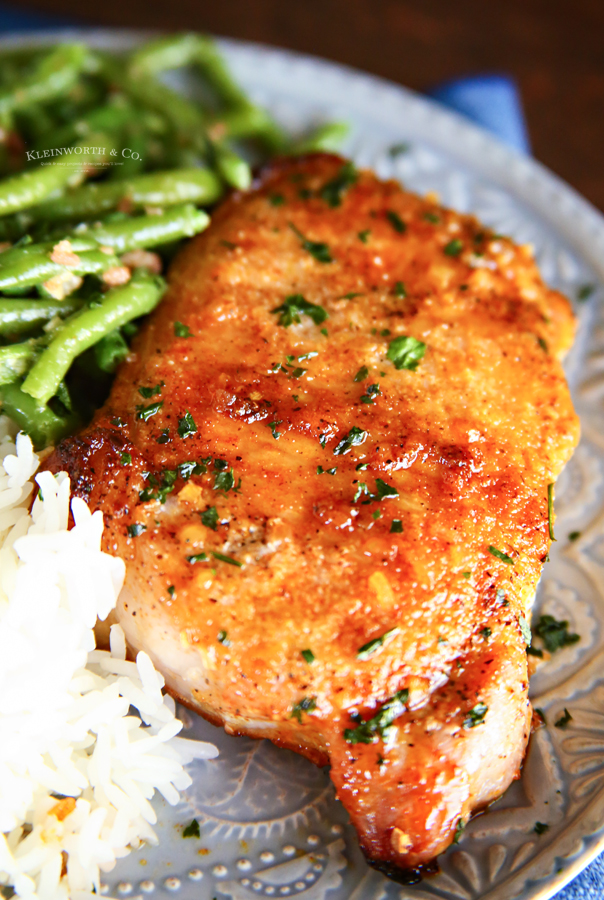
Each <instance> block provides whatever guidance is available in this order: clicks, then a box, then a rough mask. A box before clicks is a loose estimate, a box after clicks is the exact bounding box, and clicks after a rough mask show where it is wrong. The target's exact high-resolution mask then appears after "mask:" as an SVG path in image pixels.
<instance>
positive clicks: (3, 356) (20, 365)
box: [0, 340, 39, 384]
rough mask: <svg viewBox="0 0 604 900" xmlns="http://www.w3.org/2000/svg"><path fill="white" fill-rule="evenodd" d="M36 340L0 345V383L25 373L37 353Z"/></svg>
mask: <svg viewBox="0 0 604 900" xmlns="http://www.w3.org/2000/svg"><path fill="white" fill-rule="evenodd" d="M38 352H39V345H38V342H37V341H33V340H31V341H24V342H23V343H22V344H9V345H8V346H7V347H0V384H10V383H11V382H13V381H16V380H17V378H20V377H21V375H25V373H26V372H27V370H28V369H29V368H30V367H31V365H32V363H33V361H34V359H35V358H36V356H37V355H38Z"/></svg>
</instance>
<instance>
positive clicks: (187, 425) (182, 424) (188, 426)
mask: <svg viewBox="0 0 604 900" xmlns="http://www.w3.org/2000/svg"><path fill="white" fill-rule="evenodd" d="M177 431H178V434H179V436H180V437H181V438H183V440H184V439H185V438H188V437H191V435H192V434H197V425H196V424H195V420H194V418H193V416H192V415H191V413H190V412H189V411H188V410H187V411H186V413H185V414H184V416H183V417H182V419H179V420H178V429H177Z"/></svg>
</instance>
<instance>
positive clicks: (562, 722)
mask: <svg viewBox="0 0 604 900" xmlns="http://www.w3.org/2000/svg"><path fill="white" fill-rule="evenodd" d="M572 719H573V717H572V716H571V714H570V713H569V711H568V710H567V709H566V707H564V714H563V715H562V716H560V718H559V719H558V720H557V721H556V722H554V725H555V726H556V728H566V726H567V725H568V723H569V722H572Z"/></svg>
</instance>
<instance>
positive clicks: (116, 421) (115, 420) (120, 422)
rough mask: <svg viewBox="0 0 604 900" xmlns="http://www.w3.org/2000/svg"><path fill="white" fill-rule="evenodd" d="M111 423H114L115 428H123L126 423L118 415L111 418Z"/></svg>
mask: <svg viewBox="0 0 604 900" xmlns="http://www.w3.org/2000/svg"><path fill="white" fill-rule="evenodd" d="M111 424H112V425H115V427H116V428H123V427H124V425H125V424H126V423H125V422H124V420H123V419H122V418H120V416H115V418H113V419H111Z"/></svg>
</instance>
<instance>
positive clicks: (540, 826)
mask: <svg viewBox="0 0 604 900" xmlns="http://www.w3.org/2000/svg"><path fill="white" fill-rule="evenodd" d="M533 831H534V832H535V834H545V832H546V831H549V825H546V824H545V822H535V827H534V828H533Z"/></svg>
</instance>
